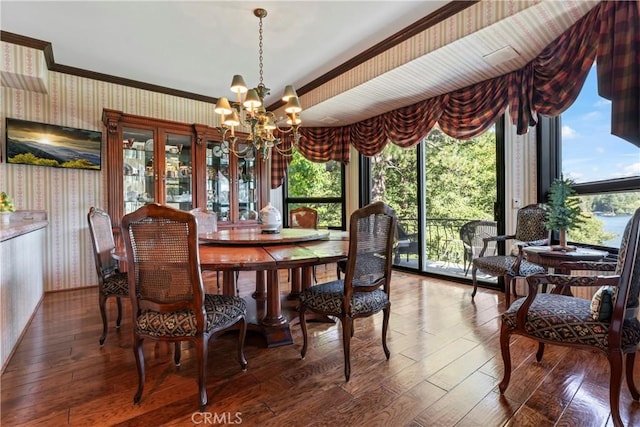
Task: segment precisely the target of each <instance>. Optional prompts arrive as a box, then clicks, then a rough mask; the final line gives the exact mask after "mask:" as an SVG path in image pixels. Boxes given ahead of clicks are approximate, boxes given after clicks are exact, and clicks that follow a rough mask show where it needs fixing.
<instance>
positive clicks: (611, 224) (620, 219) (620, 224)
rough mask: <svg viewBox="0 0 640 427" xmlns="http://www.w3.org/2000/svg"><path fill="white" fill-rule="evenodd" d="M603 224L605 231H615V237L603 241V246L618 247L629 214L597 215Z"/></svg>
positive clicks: (629, 216)
mask: <svg viewBox="0 0 640 427" xmlns="http://www.w3.org/2000/svg"><path fill="white" fill-rule="evenodd" d="M597 218H598V219H599V220H600V221H602V223H603V224H604V229H605V231H607V232H609V233H615V234H616V237H614V238H613V239H611V240H607V241H606V242H604V243H603V246H609V247H612V248H619V247H620V241H621V240H622V233H623V232H624V228H625V227H626V226H627V223H628V222H629V220H630V219H631V215H616V216H604V215H598V217H597Z"/></svg>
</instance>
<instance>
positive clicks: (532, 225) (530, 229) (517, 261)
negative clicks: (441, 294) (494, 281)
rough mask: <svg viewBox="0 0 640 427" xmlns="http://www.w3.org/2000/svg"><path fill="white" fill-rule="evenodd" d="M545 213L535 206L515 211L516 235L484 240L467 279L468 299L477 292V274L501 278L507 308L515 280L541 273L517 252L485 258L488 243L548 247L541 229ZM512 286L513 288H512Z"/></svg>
mask: <svg viewBox="0 0 640 427" xmlns="http://www.w3.org/2000/svg"><path fill="white" fill-rule="evenodd" d="M545 218H546V211H545V209H544V208H542V207H541V206H538V205H528V206H525V207H524V208H522V209H520V210H519V211H518V216H517V220H516V232H515V234H512V235H502V236H493V237H485V238H484V239H483V241H484V245H483V247H482V250H481V251H480V255H479V256H478V258H474V259H473V262H472V263H473V269H472V270H471V277H472V278H473V292H472V293H471V298H473V297H475V296H476V292H477V290H478V282H477V279H476V273H477V271H478V270H480V271H481V272H483V273H485V274H489V275H492V276H502V277H504V294H505V300H506V305H507V307H509V304H510V303H511V290H512V287H513V294H514V296H515V297H517V294H516V290H515V281H514V280H513V279H514V278H515V277H518V276H524V277H526V276H529V275H531V274H539V273H544V272H545V271H546V269H545V268H544V267H542V266H540V265H538V264H534V263H532V262H529V261H527V260H525V259H524V257H523V255H524V254H523V251H521V250H519V251H518V252H517V254H515V255H493V256H485V254H486V253H487V250H488V248H489V245H490V244H491V243H492V242H496V243H497V242H504V241H507V240H511V239H514V240H516V241H517V242H518V245H519V246H527V245H540V246H542V245H548V244H549V237H550V234H549V232H548V231H547V230H546V229H545V227H544V221H545ZM512 285H513V286H512Z"/></svg>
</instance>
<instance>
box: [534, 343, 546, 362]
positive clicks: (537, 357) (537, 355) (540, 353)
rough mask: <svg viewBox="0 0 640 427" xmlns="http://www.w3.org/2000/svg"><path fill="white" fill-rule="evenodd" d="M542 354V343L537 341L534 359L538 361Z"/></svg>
mask: <svg viewBox="0 0 640 427" xmlns="http://www.w3.org/2000/svg"><path fill="white" fill-rule="evenodd" d="M543 355H544V343H543V342H539V343H538V351H537V352H536V360H537V361H538V362H539V361H541V360H542V356H543Z"/></svg>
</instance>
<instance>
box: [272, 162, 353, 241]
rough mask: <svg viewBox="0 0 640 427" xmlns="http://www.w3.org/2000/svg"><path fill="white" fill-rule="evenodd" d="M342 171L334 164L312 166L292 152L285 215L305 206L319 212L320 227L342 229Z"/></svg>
mask: <svg viewBox="0 0 640 427" xmlns="http://www.w3.org/2000/svg"><path fill="white" fill-rule="evenodd" d="M343 177H344V167H343V166H342V165H341V164H340V163H338V162H335V161H331V162H327V163H314V162H310V161H309V160H307V159H305V158H304V157H303V156H302V155H301V154H300V153H298V152H295V153H294V156H293V158H292V160H291V164H290V165H289V169H288V170H287V183H286V186H285V200H284V204H285V212H284V214H285V215H286V217H287V218H288V213H289V212H290V211H291V210H292V209H295V208H297V207H300V206H306V207H310V208H313V209H316V210H317V211H318V217H319V225H318V226H319V227H322V228H338V229H342V228H344V227H343V226H344V224H343V221H344V185H343Z"/></svg>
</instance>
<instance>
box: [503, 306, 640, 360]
mask: <svg viewBox="0 0 640 427" xmlns="http://www.w3.org/2000/svg"><path fill="white" fill-rule="evenodd" d="M524 300H525V299H524V298H520V299H518V300H516V301H514V302H513V304H511V307H509V309H508V310H507V311H506V312H505V313H503V314H502V319H503V321H504V322H505V324H506V326H507V327H509V328H511V329H515V327H516V313H517V312H518V309H519V308H520V306H521V305H522V303H523V302H524ZM609 326H610V321H608V320H607V321H603V322H600V321H597V320H594V319H593V316H592V314H591V300H588V299H583V298H575V297H571V296H564V295H553V294H539V295H538V296H537V297H536V299H535V300H534V301H533V303H532V304H531V307H530V308H529V313H528V316H527V322H526V323H525V330H526V331H527V333H528V334H529V335H530V336H534V337H538V338H541V339H545V340H552V341H556V342H564V343H572V344H583V345H588V346H593V347H598V348H600V349H601V350H604V351H607V348H608V347H609ZM638 343H640V321H638V319H637V318H632V319H625V320H624V324H623V326H622V347H623V348H631V347H635V346H637V345H638Z"/></svg>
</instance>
